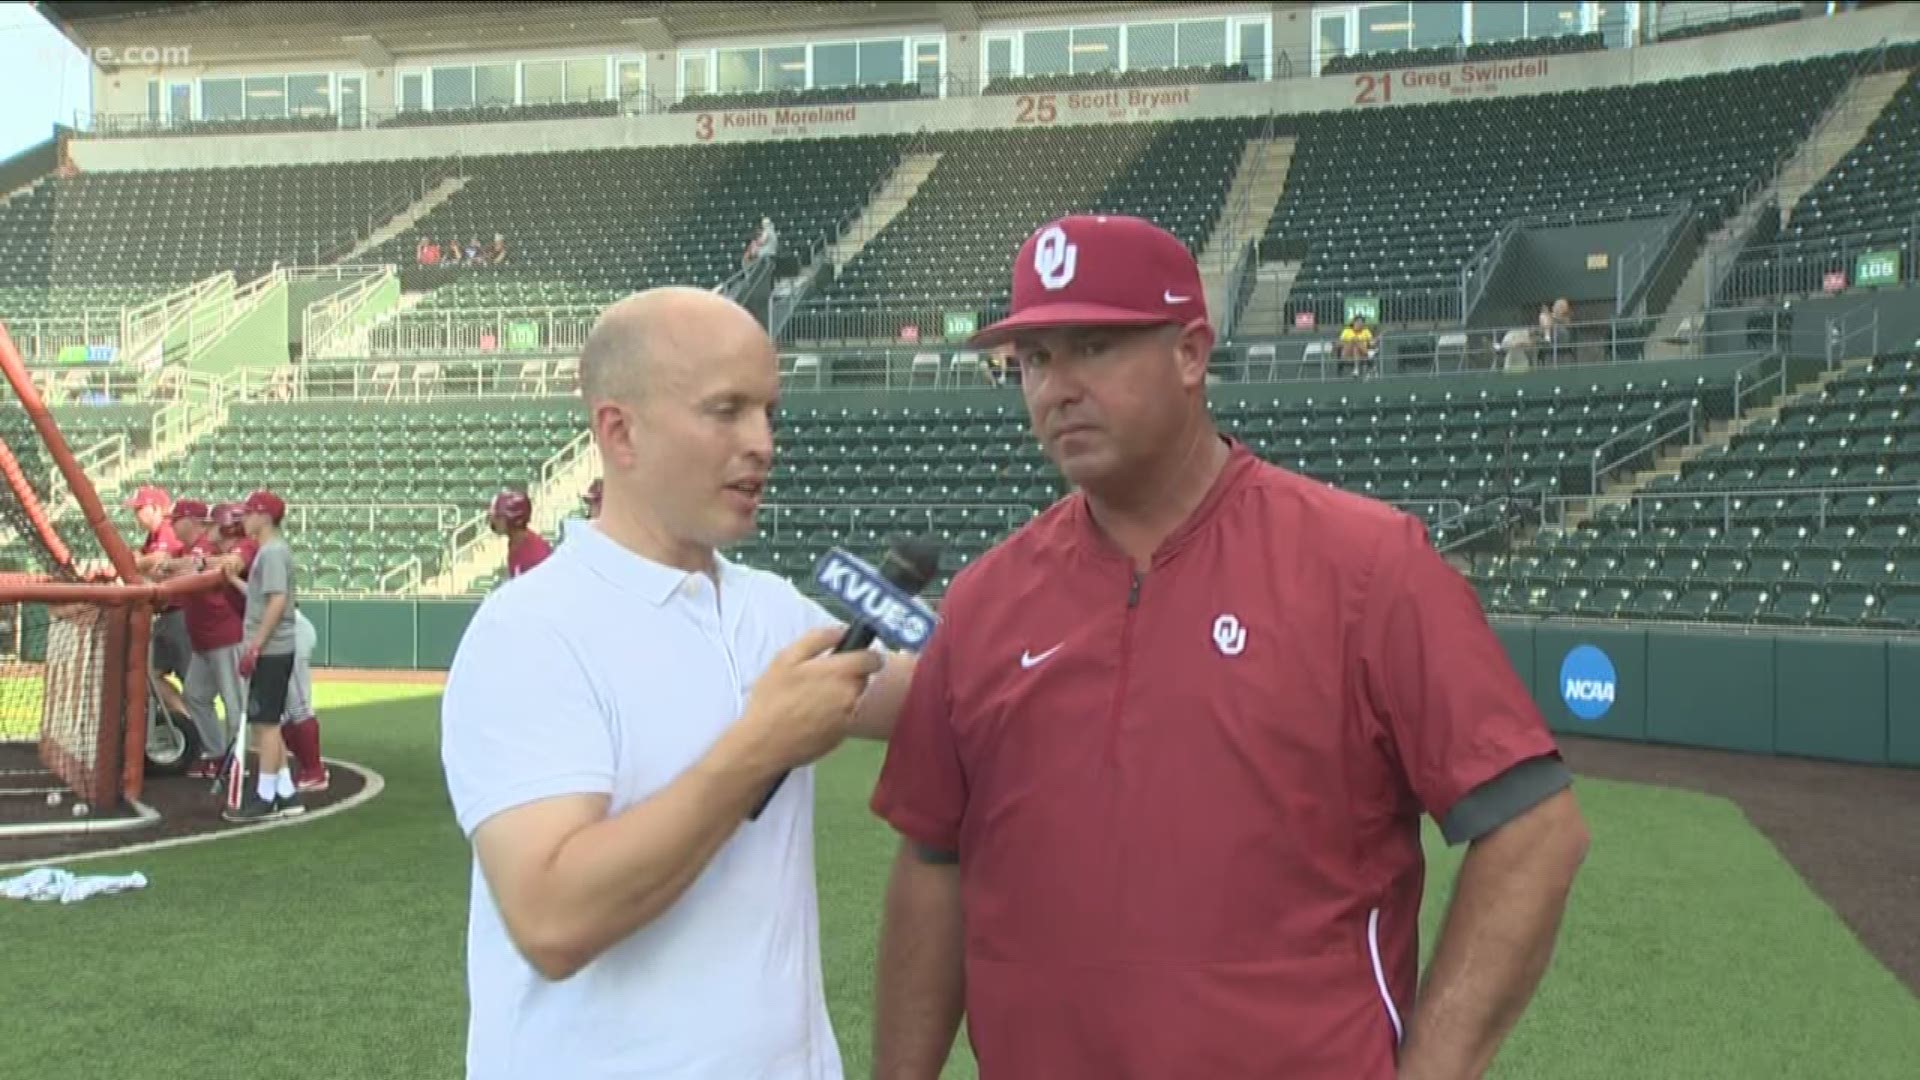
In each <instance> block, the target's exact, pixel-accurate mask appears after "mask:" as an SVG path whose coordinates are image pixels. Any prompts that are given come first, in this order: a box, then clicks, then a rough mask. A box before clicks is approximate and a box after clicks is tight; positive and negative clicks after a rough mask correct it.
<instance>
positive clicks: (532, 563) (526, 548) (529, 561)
mask: <svg viewBox="0 0 1920 1080" xmlns="http://www.w3.org/2000/svg"><path fill="white" fill-rule="evenodd" d="M551 554H553V545H551V544H549V543H547V538H546V537H544V536H541V535H540V534H539V533H537V532H532V531H528V533H527V534H526V536H524V537H522V538H521V540H520V542H519V543H517V544H516V543H514V542H513V541H511V540H509V541H507V576H508V577H510V578H517V577H519V576H520V575H521V574H524V573H526V572H527V571H529V570H531V569H533V568H534V567H536V566H539V565H540V564H541V563H543V562H545V561H546V558H547V556H549V555H551Z"/></svg>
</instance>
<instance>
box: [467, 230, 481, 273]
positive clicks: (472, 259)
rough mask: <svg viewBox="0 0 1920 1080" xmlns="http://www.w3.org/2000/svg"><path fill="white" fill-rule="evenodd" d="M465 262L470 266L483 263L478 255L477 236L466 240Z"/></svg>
mask: <svg viewBox="0 0 1920 1080" xmlns="http://www.w3.org/2000/svg"><path fill="white" fill-rule="evenodd" d="M467 263H468V265H470V266H481V265H484V262H483V261H482V259H481V257H480V238H479V237H477V236H476V237H474V238H473V239H471V240H468V241H467Z"/></svg>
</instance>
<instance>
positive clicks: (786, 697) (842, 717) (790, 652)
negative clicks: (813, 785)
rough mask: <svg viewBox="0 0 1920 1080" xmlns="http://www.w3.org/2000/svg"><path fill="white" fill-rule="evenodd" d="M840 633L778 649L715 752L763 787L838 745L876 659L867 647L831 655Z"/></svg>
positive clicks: (828, 631) (823, 631) (824, 630)
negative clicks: (737, 764)
mask: <svg viewBox="0 0 1920 1080" xmlns="http://www.w3.org/2000/svg"><path fill="white" fill-rule="evenodd" d="M843 634H845V631H844V630H843V629H841V628H840V627H834V626H827V627H821V628H820V629H817V630H810V631H808V632H807V633H806V634H804V635H802V636H801V637H800V639H799V640H797V641H795V642H794V643H793V644H791V645H789V646H787V647H786V648H784V649H782V650H780V653H779V655H777V656H775V657H774V658H773V662H772V663H771V664H769V665H768V666H767V669H766V671H765V672H764V673H762V674H761V676H760V680H759V681H758V682H757V683H755V684H754V687H753V693H752V695H751V696H749V697H748V699H747V708H746V711H745V712H744V713H743V714H742V715H741V717H740V719H739V720H738V721H737V722H736V723H735V724H734V725H733V726H732V727H731V728H728V729H727V731H726V733H725V734H724V735H722V736H721V737H720V745H719V746H716V747H715V750H717V751H720V752H721V753H722V754H723V755H724V756H725V757H726V758H727V759H729V760H733V761H737V762H739V763H740V765H741V767H742V769H743V770H744V771H746V772H749V773H751V774H753V775H754V776H755V777H756V778H757V779H758V780H759V781H761V782H762V783H764V784H771V783H773V782H774V780H775V779H777V778H778V777H779V776H781V775H782V774H783V773H785V772H786V771H787V770H789V769H798V768H800V767H802V766H805V765H808V764H811V763H812V762H814V761H817V760H819V759H820V758H821V757H823V756H825V755H826V754H827V753H828V752H830V751H831V750H833V748H834V747H836V746H839V745H840V742H841V740H843V739H845V738H846V737H847V733H848V730H849V728H850V726H851V725H852V723H853V712H854V707H855V706H856V705H858V704H859V702H860V695H861V694H862V693H864V692H865V691H866V688H867V680H868V679H870V678H871V677H872V676H873V675H874V674H875V673H877V672H878V671H879V670H880V667H881V664H882V662H883V660H884V658H883V657H882V656H881V654H880V653H878V652H876V651H875V650H873V649H855V650H853V651H851V652H837V651H835V646H837V645H838V644H839V643H840V639H841V637H842V635H843ZM756 801H757V800H756Z"/></svg>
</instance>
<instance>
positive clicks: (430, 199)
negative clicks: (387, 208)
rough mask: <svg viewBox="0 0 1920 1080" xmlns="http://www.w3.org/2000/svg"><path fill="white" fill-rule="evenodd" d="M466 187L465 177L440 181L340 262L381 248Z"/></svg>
mask: <svg viewBox="0 0 1920 1080" xmlns="http://www.w3.org/2000/svg"><path fill="white" fill-rule="evenodd" d="M466 186H467V178H466V177H464V176H450V177H448V178H447V179H445V180H442V181H440V183H438V184H436V185H434V188H433V190H432V191H429V192H427V193H426V194H425V195H422V196H421V197H420V199H419V201H417V202H415V203H414V204H413V205H411V206H409V207H407V208H406V209H405V210H402V211H400V212H399V213H398V214H395V215H394V216H393V219H392V220H390V221H388V222H387V223H386V224H385V225H382V226H380V227H379V228H378V229H375V230H374V231H373V234H372V235H370V236H368V237H367V238H366V239H365V240H362V241H360V242H359V243H358V244H355V245H354V246H353V250H351V251H349V252H347V253H346V254H345V255H342V256H341V257H340V259H339V261H340V262H343V263H350V262H353V261H354V260H355V259H358V258H359V257H360V256H362V255H365V254H366V253H367V252H369V251H372V250H373V249H374V248H377V247H379V246H380V245H381V244H384V243H386V242H387V241H389V240H391V239H393V238H394V237H396V236H399V235H400V234H401V233H403V232H406V231H407V230H408V229H410V228H412V227H413V225H414V223H415V222H418V221H419V220H420V219H421V218H423V217H426V216H427V215H428V214H431V213H433V212H434V210H436V209H438V208H439V207H440V204H442V203H444V202H446V201H447V200H448V199H451V198H453V196H454V193H455V192H457V191H459V190H460V189H461V188H463V187H466Z"/></svg>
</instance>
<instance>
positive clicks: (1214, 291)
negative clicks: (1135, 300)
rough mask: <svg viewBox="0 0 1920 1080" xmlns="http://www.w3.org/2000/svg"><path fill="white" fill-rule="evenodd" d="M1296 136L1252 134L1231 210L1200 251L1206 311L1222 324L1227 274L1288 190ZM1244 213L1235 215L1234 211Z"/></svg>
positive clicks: (1230, 190) (1235, 181)
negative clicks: (1272, 136)
mask: <svg viewBox="0 0 1920 1080" xmlns="http://www.w3.org/2000/svg"><path fill="white" fill-rule="evenodd" d="M1296 142H1297V140H1295V139H1293V138H1291V137H1288V138H1282V139H1249V140H1248V141H1247V146H1246V149H1245V150H1244V151H1242V152H1241V155H1240V165H1239V167H1238V168H1237V169H1235V170H1234V173H1233V183H1232V184H1231V185H1230V186H1229V187H1228V188H1227V201H1226V203H1225V206H1226V211H1225V212H1224V213H1222V214H1221V215H1220V220H1219V221H1217V222H1215V223H1214V226H1213V232H1212V233H1211V234H1209V235H1208V236H1207V242H1206V243H1205V244H1203V245H1202V246H1201V248H1200V251H1199V253H1198V255H1197V256H1196V257H1197V259H1198V261H1199V263H1200V280H1201V281H1202V282H1203V283H1204V284H1205V286H1206V292H1207V312H1208V313H1209V314H1210V315H1211V316H1212V317H1213V322H1214V324H1215V325H1216V326H1217V325H1219V324H1220V322H1221V321H1222V320H1223V319H1224V317H1225V310H1226V309H1225V307H1224V305H1225V304H1226V302H1227V297H1226V295H1225V293H1226V287H1227V276H1228V275H1229V274H1231V273H1233V264H1234V260H1235V259H1237V258H1238V257H1239V254H1240V247H1241V245H1243V244H1245V243H1246V242H1247V241H1248V240H1250V239H1254V238H1256V237H1259V236H1261V235H1263V234H1265V233H1266V231H1267V222H1269V221H1271V220H1273V212H1274V210H1275V209H1277V208H1278V207H1279V205H1280V198H1281V196H1282V195H1284V194H1286V190H1287V173H1288V172H1289V171H1290V170H1291V169H1292V168H1293V148H1294V144H1295V143H1296ZM1237 209H1242V210H1243V211H1244V212H1242V213H1241V214H1240V216H1239V217H1238V218H1237V219H1236V218H1235V216H1234V215H1235V211H1236V210H1237Z"/></svg>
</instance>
